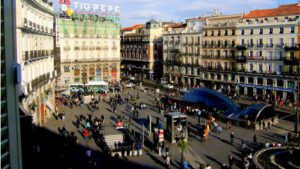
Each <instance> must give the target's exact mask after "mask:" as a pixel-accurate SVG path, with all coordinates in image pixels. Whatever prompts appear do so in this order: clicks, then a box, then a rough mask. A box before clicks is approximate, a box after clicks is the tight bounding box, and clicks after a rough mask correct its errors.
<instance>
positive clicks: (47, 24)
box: [16, 0, 56, 125]
mask: <svg viewBox="0 0 300 169" xmlns="http://www.w3.org/2000/svg"><path fill="white" fill-rule="evenodd" d="M16 11H18V12H17V14H18V17H16V27H17V30H16V39H17V41H16V46H17V63H19V64H20V65H21V68H22V83H21V92H22V94H21V96H20V97H21V98H20V102H21V104H22V107H23V108H24V109H25V110H26V111H27V112H28V113H29V114H31V115H32V116H33V123H34V124H37V125H43V124H44V123H45V121H46V119H47V118H49V117H51V116H52V114H51V112H53V111H54V103H55V96H54V88H55V79H54V78H55V77H56V71H55V70H54V40H55V39H54V29H53V27H54V17H55V15H54V11H53V5H52V2H48V1H47V0H17V1H16Z"/></svg>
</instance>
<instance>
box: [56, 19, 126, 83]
mask: <svg viewBox="0 0 300 169" xmlns="http://www.w3.org/2000/svg"><path fill="white" fill-rule="evenodd" d="M58 29H59V36H58V37H59V40H58V41H57V42H59V49H60V52H59V53H60V62H61V63H60V70H61V71H60V72H61V76H60V77H59V80H58V86H64V87H68V85H69V84H72V83H83V84H85V83H87V82H89V81H106V82H118V81H119V80H120V24H119V23H117V22H113V21H111V20H106V19H104V18H102V17H99V16H97V15H84V14H73V15H72V16H71V17H68V16H66V15H64V14H62V15H60V16H59V18H58Z"/></svg>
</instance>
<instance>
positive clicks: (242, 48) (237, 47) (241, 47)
mask: <svg viewBox="0 0 300 169" xmlns="http://www.w3.org/2000/svg"><path fill="white" fill-rule="evenodd" d="M236 49H237V50H246V49H247V47H246V45H237V46H236Z"/></svg>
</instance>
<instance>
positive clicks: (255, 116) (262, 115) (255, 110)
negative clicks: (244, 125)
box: [228, 103, 276, 122]
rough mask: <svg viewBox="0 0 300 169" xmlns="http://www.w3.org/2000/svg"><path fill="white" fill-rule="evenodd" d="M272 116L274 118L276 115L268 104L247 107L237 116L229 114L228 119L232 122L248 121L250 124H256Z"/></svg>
mask: <svg viewBox="0 0 300 169" xmlns="http://www.w3.org/2000/svg"><path fill="white" fill-rule="evenodd" d="M274 116H276V114H275V111H274V109H273V107H272V106H271V105H270V104H266V103H258V104H252V105H250V106H248V107H247V108H245V109H244V110H242V111H240V112H239V113H237V114H231V115H229V116H228V118H229V119H233V120H242V121H243V120H250V121H252V122H257V121H260V120H264V119H268V118H272V117H274Z"/></svg>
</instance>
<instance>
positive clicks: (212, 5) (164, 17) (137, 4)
mask: <svg viewBox="0 0 300 169" xmlns="http://www.w3.org/2000/svg"><path fill="white" fill-rule="evenodd" d="M118 1H119V2H118V3H119V4H120V6H121V24H122V27H127V26H131V25H133V24H139V23H145V22H146V21H147V20H150V19H151V18H154V19H156V20H161V21H170V20H172V21H176V22H178V21H184V19H186V18H189V17H196V16H201V15H208V14H209V12H210V11H211V10H212V9H218V10H219V11H221V12H222V13H223V14H236V13H247V12H249V11H250V10H255V9H266V8H274V7H277V6H279V5H282V4H289V3H297V2H299V1H298V0H118Z"/></svg>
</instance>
